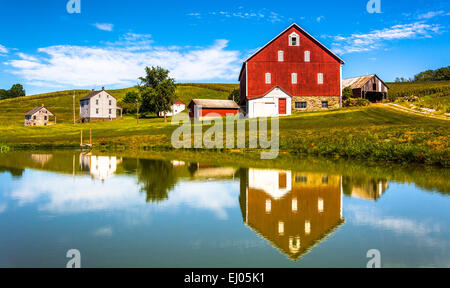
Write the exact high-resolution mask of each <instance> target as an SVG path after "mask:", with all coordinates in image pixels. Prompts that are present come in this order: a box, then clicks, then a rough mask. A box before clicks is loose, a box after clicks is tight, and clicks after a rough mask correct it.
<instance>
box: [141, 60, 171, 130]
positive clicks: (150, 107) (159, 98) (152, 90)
mask: <svg viewBox="0 0 450 288" xmlns="http://www.w3.org/2000/svg"><path fill="white" fill-rule="evenodd" d="M145 73H146V76H145V77H140V78H139V80H141V84H140V85H139V92H140V94H141V97H142V107H141V108H142V110H141V111H142V112H154V113H156V114H157V115H158V116H159V113H160V112H166V111H170V109H171V108H172V105H173V103H174V102H175V90H176V84H175V80H174V79H172V78H170V77H169V73H170V72H169V70H165V69H163V68H161V67H156V68H155V67H152V68H149V67H146V68H145ZM164 122H167V115H166V113H164Z"/></svg>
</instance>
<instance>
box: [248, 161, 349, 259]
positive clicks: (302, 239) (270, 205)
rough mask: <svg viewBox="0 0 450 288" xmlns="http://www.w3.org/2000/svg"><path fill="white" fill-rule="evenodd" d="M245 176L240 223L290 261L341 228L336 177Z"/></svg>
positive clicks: (272, 172)
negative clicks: (242, 221)
mask: <svg viewBox="0 0 450 288" xmlns="http://www.w3.org/2000/svg"><path fill="white" fill-rule="evenodd" d="M244 176H247V177H248V178H247V179H248V180H247V181H248V182H247V185H242V186H241V187H242V190H241V196H240V201H241V209H242V215H243V217H244V223H245V224H246V225H247V226H248V227H250V228H251V229H252V230H254V231H255V232H256V233H258V234H259V235H261V236H262V237H263V238H264V239H267V240H268V241H269V242H270V243H272V245H273V246H274V247H276V248H278V249H280V250H281V251H282V252H283V253H284V254H286V255H287V256H288V257H289V258H290V259H292V260H295V261H296V260H299V259H300V258H301V256H302V255H303V254H305V253H307V252H308V251H309V250H310V249H311V248H313V247H314V246H315V245H317V244H318V243H320V242H321V241H322V240H323V239H325V238H326V237H327V236H328V235H330V234H331V233H332V232H333V231H334V230H335V229H336V228H337V227H339V226H340V225H342V223H344V219H343V218H342V199H341V179H340V176H338V175H324V174H315V173H301V172H292V171H276V170H260V169H248V170H247V174H245V173H244ZM241 181H245V180H244V179H241Z"/></svg>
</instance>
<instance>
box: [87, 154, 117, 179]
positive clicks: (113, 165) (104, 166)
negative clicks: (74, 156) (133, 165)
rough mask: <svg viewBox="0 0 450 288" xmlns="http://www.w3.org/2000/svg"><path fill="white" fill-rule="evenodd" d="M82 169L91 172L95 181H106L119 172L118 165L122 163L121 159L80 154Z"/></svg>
mask: <svg viewBox="0 0 450 288" xmlns="http://www.w3.org/2000/svg"><path fill="white" fill-rule="evenodd" d="M80 158H81V161H80V163H81V168H82V170H83V171H89V172H90V174H91V176H92V178H93V179H100V180H102V181H105V180H106V179H108V178H110V177H111V176H112V175H114V173H115V172H116V171H117V165H118V164H120V163H121V162H122V159H121V158H117V157H115V156H94V155H91V154H80Z"/></svg>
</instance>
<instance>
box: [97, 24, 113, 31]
mask: <svg viewBox="0 0 450 288" xmlns="http://www.w3.org/2000/svg"><path fill="white" fill-rule="evenodd" d="M92 25H94V26H95V27H96V28H97V29H99V30H102V31H108V32H111V31H112V30H113V29H114V25H113V24H110V23H95V24H92Z"/></svg>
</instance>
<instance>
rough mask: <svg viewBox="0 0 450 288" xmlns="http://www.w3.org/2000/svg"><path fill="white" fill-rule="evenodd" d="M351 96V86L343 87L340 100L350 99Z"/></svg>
mask: <svg viewBox="0 0 450 288" xmlns="http://www.w3.org/2000/svg"><path fill="white" fill-rule="evenodd" d="M352 97H353V90H352V88H351V87H350V86H349V87H345V88H344V90H342V100H343V101H346V100H348V99H350V98H352Z"/></svg>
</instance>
